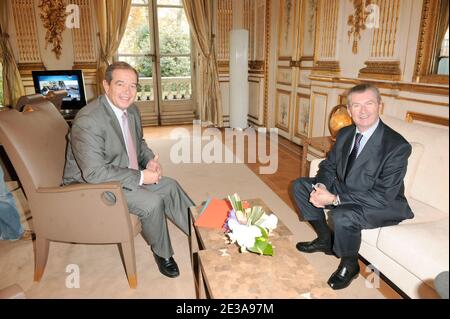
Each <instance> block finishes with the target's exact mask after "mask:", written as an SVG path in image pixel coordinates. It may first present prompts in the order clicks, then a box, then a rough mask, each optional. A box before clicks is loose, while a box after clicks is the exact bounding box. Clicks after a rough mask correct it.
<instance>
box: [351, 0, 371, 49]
mask: <svg viewBox="0 0 450 319" xmlns="http://www.w3.org/2000/svg"><path fill="white" fill-rule="evenodd" d="M370 3H371V0H353V9H354V12H353V14H351V15H349V16H348V19H347V25H348V26H350V30H349V31H348V32H347V33H348V40H349V41H350V39H351V37H352V36H353V45H352V52H353V54H357V53H358V41H359V40H360V39H361V32H362V31H363V30H365V29H366V25H365V23H366V18H367V16H366V14H367V13H369V12H367V11H366V6H367V5H369V4H370Z"/></svg>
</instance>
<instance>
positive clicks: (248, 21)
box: [244, 0, 255, 61]
mask: <svg viewBox="0 0 450 319" xmlns="http://www.w3.org/2000/svg"><path fill="white" fill-rule="evenodd" d="M244 29H247V30H248V59H249V61H252V60H254V58H255V54H254V53H255V52H254V43H255V0H244Z"/></svg>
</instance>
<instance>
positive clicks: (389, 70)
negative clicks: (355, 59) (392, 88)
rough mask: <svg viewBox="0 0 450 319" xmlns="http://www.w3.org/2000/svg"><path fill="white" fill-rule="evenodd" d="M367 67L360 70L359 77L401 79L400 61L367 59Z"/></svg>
mask: <svg viewBox="0 0 450 319" xmlns="http://www.w3.org/2000/svg"><path fill="white" fill-rule="evenodd" d="M364 63H365V65H366V67H365V68H362V69H361V70H359V74H358V77H359V78H372V79H379V80H390V81H399V80H400V79H401V77H402V74H401V70H400V61H366V62H364Z"/></svg>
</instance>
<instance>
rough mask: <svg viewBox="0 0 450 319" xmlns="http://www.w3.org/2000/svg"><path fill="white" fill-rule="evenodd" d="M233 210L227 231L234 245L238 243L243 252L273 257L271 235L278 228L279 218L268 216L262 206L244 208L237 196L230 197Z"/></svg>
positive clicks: (227, 222)
mask: <svg viewBox="0 0 450 319" xmlns="http://www.w3.org/2000/svg"><path fill="white" fill-rule="evenodd" d="M228 200H229V201H230V203H231V206H232V207H233V209H232V210H231V211H230V212H229V214H228V218H227V221H226V223H225V226H226V227H225V229H226V231H227V233H226V234H227V236H228V237H229V238H230V241H231V242H232V243H234V242H237V243H238V245H239V246H240V249H241V252H245V251H247V250H248V251H251V252H254V253H257V254H260V255H269V256H272V255H273V247H272V244H271V243H270V242H269V233H270V231H271V230H273V229H275V228H277V223H278V218H277V216H275V215H274V214H270V215H267V214H266V213H265V212H264V210H263V208H262V207H261V206H253V207H249V208H244V205H243V202H242V201H241V199H240V198H239V196H238V195H237V194H234V195H232V196H228Z"/></svg>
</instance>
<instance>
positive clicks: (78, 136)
mask: <svg viewBox="0 0 450 319" xmlns="http://www.w3.org/2000/svg"><path fill="white" fill-rule="evenodd" d="M127 113H128V119H129V127H130V131H131V134H132V136H133V138H134V143H135V145H136V152H137V160H138V164H139V167H140V169H144V168H145V166H146V165H147V163H148V161H149V160H151V159H152V158H153V157H154V154H153V152H152V150H151V149H150V148H148V146H147V143H146V142H145V140H144V139H143V133H142V126H141V116H140V113H139V110H138V108H137V106H136V105H134V104H133V105H131V106H130V107H129V108H128V109H127ZM128 162H129V161H128V154H127V150H126V146H125V141H124V139H123V134H122V130H121V128H120V124H119V121H118V120H117V117H116V115H115V114H114V112H113V110H112V109H111V107H110V106H109V104H108V101H107V100H106V97H105V96H104V95H102V96H100V97H98V98H97V99H96V100H95V101H92V102H91V103H89V104H88V105H86V106H85V107H83V108H82V109H81V110H80V111H79V112H78V114H77V116H76V117H75V120H74V122H73V124H72V128H71V131H70V133H69V134H68V145H67V153H66V164H65V167H64V180H63V183H64V184H71V183H92V184H96V183H102V182H109V181H119V182H121V184H122V187H123V188H125V189H128V190H135V189H137V188H138V187H139V181H140V176H141V175H140V174H141V173H140V171H138V170H134V169H130V168H128Z"/></svg>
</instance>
